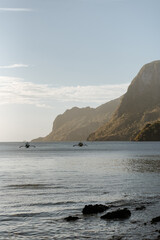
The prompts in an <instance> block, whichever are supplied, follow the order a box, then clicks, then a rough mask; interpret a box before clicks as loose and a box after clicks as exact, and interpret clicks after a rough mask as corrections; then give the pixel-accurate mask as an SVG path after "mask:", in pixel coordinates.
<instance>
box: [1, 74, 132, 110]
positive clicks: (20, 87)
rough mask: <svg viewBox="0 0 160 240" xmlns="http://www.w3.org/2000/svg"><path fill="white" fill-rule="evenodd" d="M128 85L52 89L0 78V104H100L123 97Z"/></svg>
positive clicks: (18, 79) (14, 79)
mask: <svg viewBox="0 0 160 240" xmlns="http://www.w3.org/2000/svg"><path fill="white" fill-rule="evenodd" d="M128 85H129V84H119V85H101V86H96V85H94V86H92V85H91V86H63V87H53V86H49V85H47V84H35V83H32V82H27V81H24V80H23V79H21V78H15V77H7V76H0V104H1V105H2V104H33V105H36V106H37V107H45V108H47V107H49V108H52V107H54V106H55V103H57V102H61V103H62V102H72V103H73V102H74V103H75V104H76V102H77V103H85V104H86V105H88V104H93V103H94V104H102V103H105V102H108V101H110V100H112V99H115V98H117V97H119V96H121V95H123V94H124V93H125V92H126V90H127V88H128Z"/></svg>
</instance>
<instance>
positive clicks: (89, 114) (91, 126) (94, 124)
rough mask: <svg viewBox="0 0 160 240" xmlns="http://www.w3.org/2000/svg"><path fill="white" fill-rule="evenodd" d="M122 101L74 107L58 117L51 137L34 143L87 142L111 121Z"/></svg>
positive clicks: (118, 99)
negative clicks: (97, 105) (93, 133)
mask: <svg viewBox="0 0 160 240" xmlns="http://www.w3.org/2000/svg"><path fill="white" fill-rule="evenodd" d="M120 101H121V97H120V98H117V99H115V100H112V101H110V102H107V103H105V104H102V105H100V106H99V107H97V108H90V107H86V108H78V107H74V108H72V109H70V110H66V111H65V112H64V113H63V114H61V115H58V116H57V117H56V119H55V121H54V122H53V128H52V131H51V133H50V134H49V135H47V136H46V137H42V138H37V139H34V140H32V141H34V142H53V141H85V140H87V137H88V136H89V134H90V133H92V132H94V131H95V130H96V129H98V128H99V127H100V126H102V125H103V124H104V123H106V122H108V121H109V119H110V118H111V116H112V114H113V113H114V111H115V110H116V109H117V107H118V106H119V104H120Z"/></svg>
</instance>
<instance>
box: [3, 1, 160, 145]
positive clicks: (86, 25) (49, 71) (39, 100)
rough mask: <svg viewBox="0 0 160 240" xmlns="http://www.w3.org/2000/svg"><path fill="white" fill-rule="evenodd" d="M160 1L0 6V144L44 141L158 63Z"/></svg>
mask: <svg viewBox="0 0 160 240" xmlns="http://www.w3.org/2000/svg"><path fill="white" fill-rule="evenodd" d="M159 12H160V1H159V0H0V141H23V140H28V141H29V140H31V139H33V138H36V137H39V136H45V135H47V134H48V133H49V132H50V131H51V129H52V123H53V120H54V118H55V117H56V116H57V115H58V114H61V113H63V112H64V111H65V110H66V109H68V108H71V107H73V106H78V107H85V106H91V107H96V106H98V105H100V104H102V103H105V102H107V101H109V100H111V99H114V98H116V97H119V96H120V95H122V94H123V93H125V92H126V89H127V87H128V84H129V83H130V82H131V81H132V79H133V78H134V77H135V76H136V75H137V73H138V71H139V70H140V68H141V67H142V66H143V65H144V64H146V63H148V62H151V61H154V60H158V59H160V30H159V29H160V14H159Z"/></svg>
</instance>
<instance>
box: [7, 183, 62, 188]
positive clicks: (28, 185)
mask: <svg viewBox="0 0 160 240" xmlns="http://www.w3.org/2000/svg"><path fill="white" fill-rule="evenodd" d="M6 187H7V188H14V189H48V188H52V189H58V188H64V186H54V185H51V184H11V185H8V186H6ZM65 188H66V187H65Z"/></svg>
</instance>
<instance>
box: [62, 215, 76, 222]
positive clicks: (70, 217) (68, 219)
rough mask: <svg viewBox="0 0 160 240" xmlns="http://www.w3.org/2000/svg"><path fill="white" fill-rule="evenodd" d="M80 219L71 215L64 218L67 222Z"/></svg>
mask: <svg viewBox="0 0 160 240" xmlns="http://www.w3.org/2000/svg"><path fill="white" fill-rule="evenodd" d="M78 219H79V217H75V216H69V217H66V218H64V220H66V221H67V222H71V221H76V220H78Z"/></svg>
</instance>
